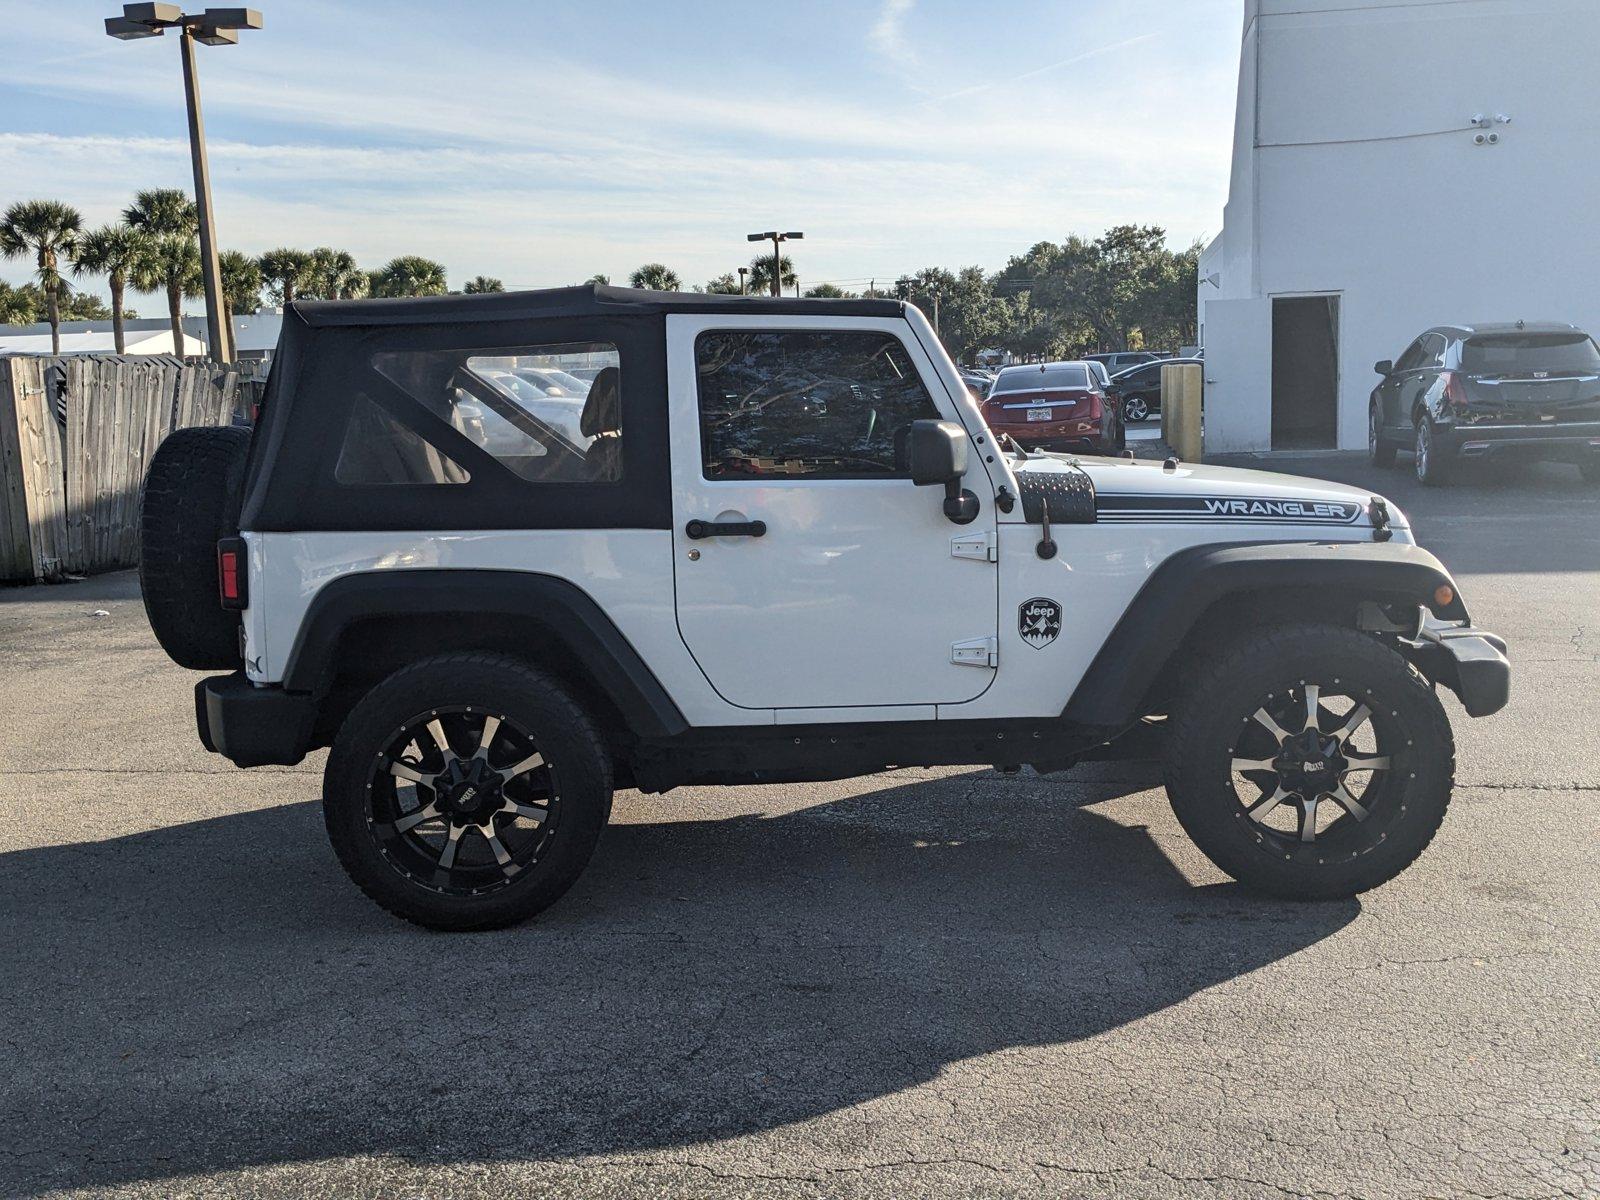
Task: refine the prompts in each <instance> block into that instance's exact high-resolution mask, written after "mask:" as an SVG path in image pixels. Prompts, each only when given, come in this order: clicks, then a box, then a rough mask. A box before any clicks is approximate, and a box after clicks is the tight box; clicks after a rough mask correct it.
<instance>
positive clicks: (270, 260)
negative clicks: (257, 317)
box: [256, 246, 353, 304]
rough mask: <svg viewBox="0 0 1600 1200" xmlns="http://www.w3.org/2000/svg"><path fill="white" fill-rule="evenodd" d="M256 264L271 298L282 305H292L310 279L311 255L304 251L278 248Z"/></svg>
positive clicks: (269, 251)
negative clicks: (269, 290)
mask: <svg viewBox="0 0 1600 1200" xmlns="http://www.w3.org/2000/svg"><path fill="white" fill-rule="evenodd" d="M256 263H257V265H258V266H260V268H261V277H262V279H263V280H264V281H265V282H266V285H267V287H269V288H270V289H271V290H272V295H273V297H274V298H275V299H277V300H278V301H280V302H281V303H283V304H293V303H294V298H295V296H296V295H297V294H298V293H299V291H300V289H301V288H302V287H304V286H305V285H306V283H307V282H308V281H309V280H310V278H311V255H309V254H307V253H306V252H305V251H304V250H295V249H291V248H290V247H288V246H279V247H278V248H277V249H276V250H268V251H267V252H266V253H265V254H263V255H262V256H261V257H260V258H258V259H257V260H256ZM352 265H353V264H352Z"/></svg>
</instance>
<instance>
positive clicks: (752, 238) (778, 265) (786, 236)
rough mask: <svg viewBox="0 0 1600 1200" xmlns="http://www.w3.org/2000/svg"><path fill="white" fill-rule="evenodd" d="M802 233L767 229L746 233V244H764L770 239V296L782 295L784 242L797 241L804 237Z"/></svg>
mask: <svg viewBox="0 0 1600 1200" xmlns="http://www.w3.org/2000/svg"><path fill="white" fill-rule="evenodd" d="M805 236H806V235H805V234H803V233H778V232H777V231H776V230H771V229H769V230H768V231H767V232H766V233H747V234H745V235H744V240H745V241H747V242H764V241H766V240H767V239H768V238H771V239H772V294H773V295H774V296H782V295H783V250H782V249H781V247H782V245H783V243H784V242H792V241H798V240H799V239H801V238H803V237H805Z"/></svg>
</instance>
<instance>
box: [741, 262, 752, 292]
mask: <svg viewBox="0 0 1600 1200" xmlns="http://www.w3.org/2000/svg"><path fill="white" fill-rule="evenodd" d="M749 294H750V268H749V267H740V268H739V295H741V296H748V295H749Z"/></svg>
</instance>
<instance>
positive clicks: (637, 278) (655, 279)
mask: <svg viewBox="0 0 1600 1200" xmlns="http://www.w3.org/2000/svg"><path fill="white" fill-rule="evenodd" d="M628 284H629V286H630V287H636V288H646V289H648V290H649V291H652V292H676V291H680V290H681V289H682V288H683V281H682V280H681V279H679V278H678V273H677V272H676V271H674V270H672V269H671V268H670V267H668V266H666V265H664V264H663V263H645V264H644V266H642V267H640V268H639V269H638V270H637V271H635V272H634V273H633V274H632V275H630V276H628Z"/></svg>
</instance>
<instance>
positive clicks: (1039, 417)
mask: <svg viewBox="0 0 1600 1200" xmlns="http://www.w3.org/2000/svg"><path fill="white" fill-rule="evenodd" d="M1054 415H1055V409H1053V408H1030V409H1029V410H1028V420H1030V421H1048V420H1050V419H1051V417H1053V416H1054Z"/></svg>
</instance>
